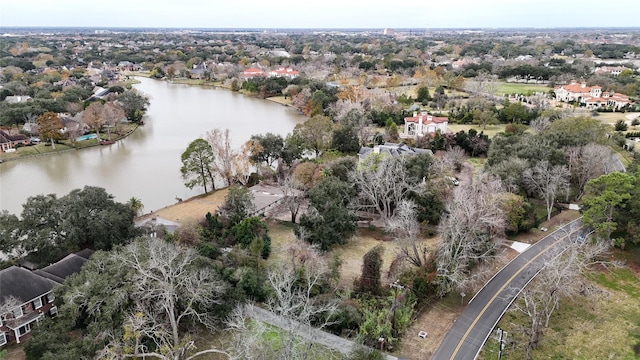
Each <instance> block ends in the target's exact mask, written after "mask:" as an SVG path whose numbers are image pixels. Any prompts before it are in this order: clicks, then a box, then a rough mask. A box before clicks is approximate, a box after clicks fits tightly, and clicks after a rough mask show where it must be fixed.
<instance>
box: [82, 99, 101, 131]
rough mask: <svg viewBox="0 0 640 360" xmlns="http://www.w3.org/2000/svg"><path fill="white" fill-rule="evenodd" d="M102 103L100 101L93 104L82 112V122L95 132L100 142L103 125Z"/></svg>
mask: <svg viewBox="0 0 640 360" xmlns="http://www.w3.org/2000/svg"><path fill="white" fill-rule="evenodd" d="M102 107H103V105H102V103H101V102H99V101H96V102H92V103H91V105H89V106H87V108H86V109H84V111H83V112H82V122H83V123H85V124H87V126H89V128H90V129H92V130H95V132H96V135H97V136H98V140H100V128H101V127H102V125H103V122H102Z"/></svg>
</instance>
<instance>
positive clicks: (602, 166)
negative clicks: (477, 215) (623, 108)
mask: <svg viewBox="0 0 640 360" xmlns="http://www.w3.org/2000/svg"><path fill="white" fill-rule="evenodd" d="M534 127H535V128H537V129H538V131H539V132H537V133H535V134H530V133H521V134H507V133H505V134H502V135H498V136H496V137H494V138H493V141H492V142H491V146H490V148H489V153H488V159H487V171H489V172H490V173H492V174H494V175H496V176H498V177H500V178H501V179H502V181H503V182H504V184H505V186H506V187H507V189H509V191H511V192H513V193H516V194H522V195H525V196H527V197H535V198H538V199H540V200H542V201H543V203H544V204H545V207H546V209H547V218H550V216H551V213H552V211H553V209H554V205H555V203H556V201H558V200H562V201H569V200H579V199H580V198H581V197H582V194H583V193H584V188H585V185H586V183H587V181H588V180H590V179H593V178H596V177H598V176H600V175H603V174H606V173H609V172H611V171H614V170H615V169H616V168H617V167H618V163H617V160H616V159H615V157H613V154H612V150H611V148H610V146H611V145H615V143H613V140H612V139H611V138H610V137H609V134H610V133H611V129H610V127H607V126H606V125H603V124H602V123H600V122H599V121H598V120H595V119H592V118H564V119H560V120H556V121H554V122H552V123H549V122H545V121H543V120H542V121H539V122H536V124H534Z"/></svg>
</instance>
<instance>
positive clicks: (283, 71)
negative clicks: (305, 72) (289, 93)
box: [269, 66, 298, 79]
mask: <svg viewBox="0 0 640 360" xmlns="http://www.w3.org/2000/svg"><path fill="white" fill-rule="evenodd" d="M269 76H276V77H287V78H289V79H293V78H295V77H297V76H298V72H297V71H296V70H293V69H292V68H290V67H284V66H280V67H279V68H277V69H275V70H271V71H269Z"/></svg>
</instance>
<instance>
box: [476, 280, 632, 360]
mask: <svg viewBox="0 0 640 360" xmlns="http://www.w3.org/2000/svg"><path fill="white" fill-rule="evenodd" d="M586 284H587V286H590V287H592V289H591V292H592V293H591V294H589V295H587V296H585V295H577V296H575V297H573V298H571V299H563V300H562V301H561V302H560V304H559V307H558V309H557V310H556V312H555V313H554V315H553V316H552V318H551V321H550V323H549V327H548V328H544V330H543V331H544V335H543V337H542V339H541V342H540V346H539V348H538V349H537V350H536V351H535V352H534V353H533V358H534V359H637V358H638V357H639V356H640V282H639V281H638V278H637V276H636V275H634V274H633V273H632V272H631V271H629V270H627V269H617V270H613V271H611V272H606V271H602V272H596V273H592V274H590V275H588V276H587V279H586ZM525 320H526V319H525V318H524V316H523V315H522V314H518V313H515V312H508V313H507V314H506V315H505V316H504V318H503V319H502V320H501V322H500V323H499V324H498V326H499V327H500V328H502V329H504V330H506V331H507V332H508V333H509V334H516V333H517V331H518V330H516V327H517V326H522V325H524V323H525ZM508 340H509V343H508V344H507V346H506V348H505V351H504V355H503V358H504V359H523V358H524V351H523V346H522V345H516V344H514V343H512V342H511V341H510V340H513V337H512V336H511V337H510V338H509V339H508ZM495 350H497V341H496V340H495V339H490V341H489V342H488V343H487V346H486V347H485V348H484V350H483V353H482V356H481V357H480V358H481V359H494V358H495V356H496V353H495Z"/></svg>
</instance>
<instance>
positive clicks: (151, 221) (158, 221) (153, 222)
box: [135, 215, 180, 234]
mask: <svg viewBox="0 0 640 360" xmlns="http://www.w3.org/2000/svg"><path fill="white" fill-rule="evenodd" d="M159 225H162V226H164V228H165V230H166V231H167V232H168V233H169V234H173V232H174V231H175V230H176V229H177V228H178V227H179V226H180V223H178V222H175V221H171V220H167V219H164V218H161V217H159V216H157V215H153V216H151V217H147V218H145V219H143V220H141V221H138V222H136V223H135V227H137V228H140V227H146V226H150V227H155V226H159Z"/></svg>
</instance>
